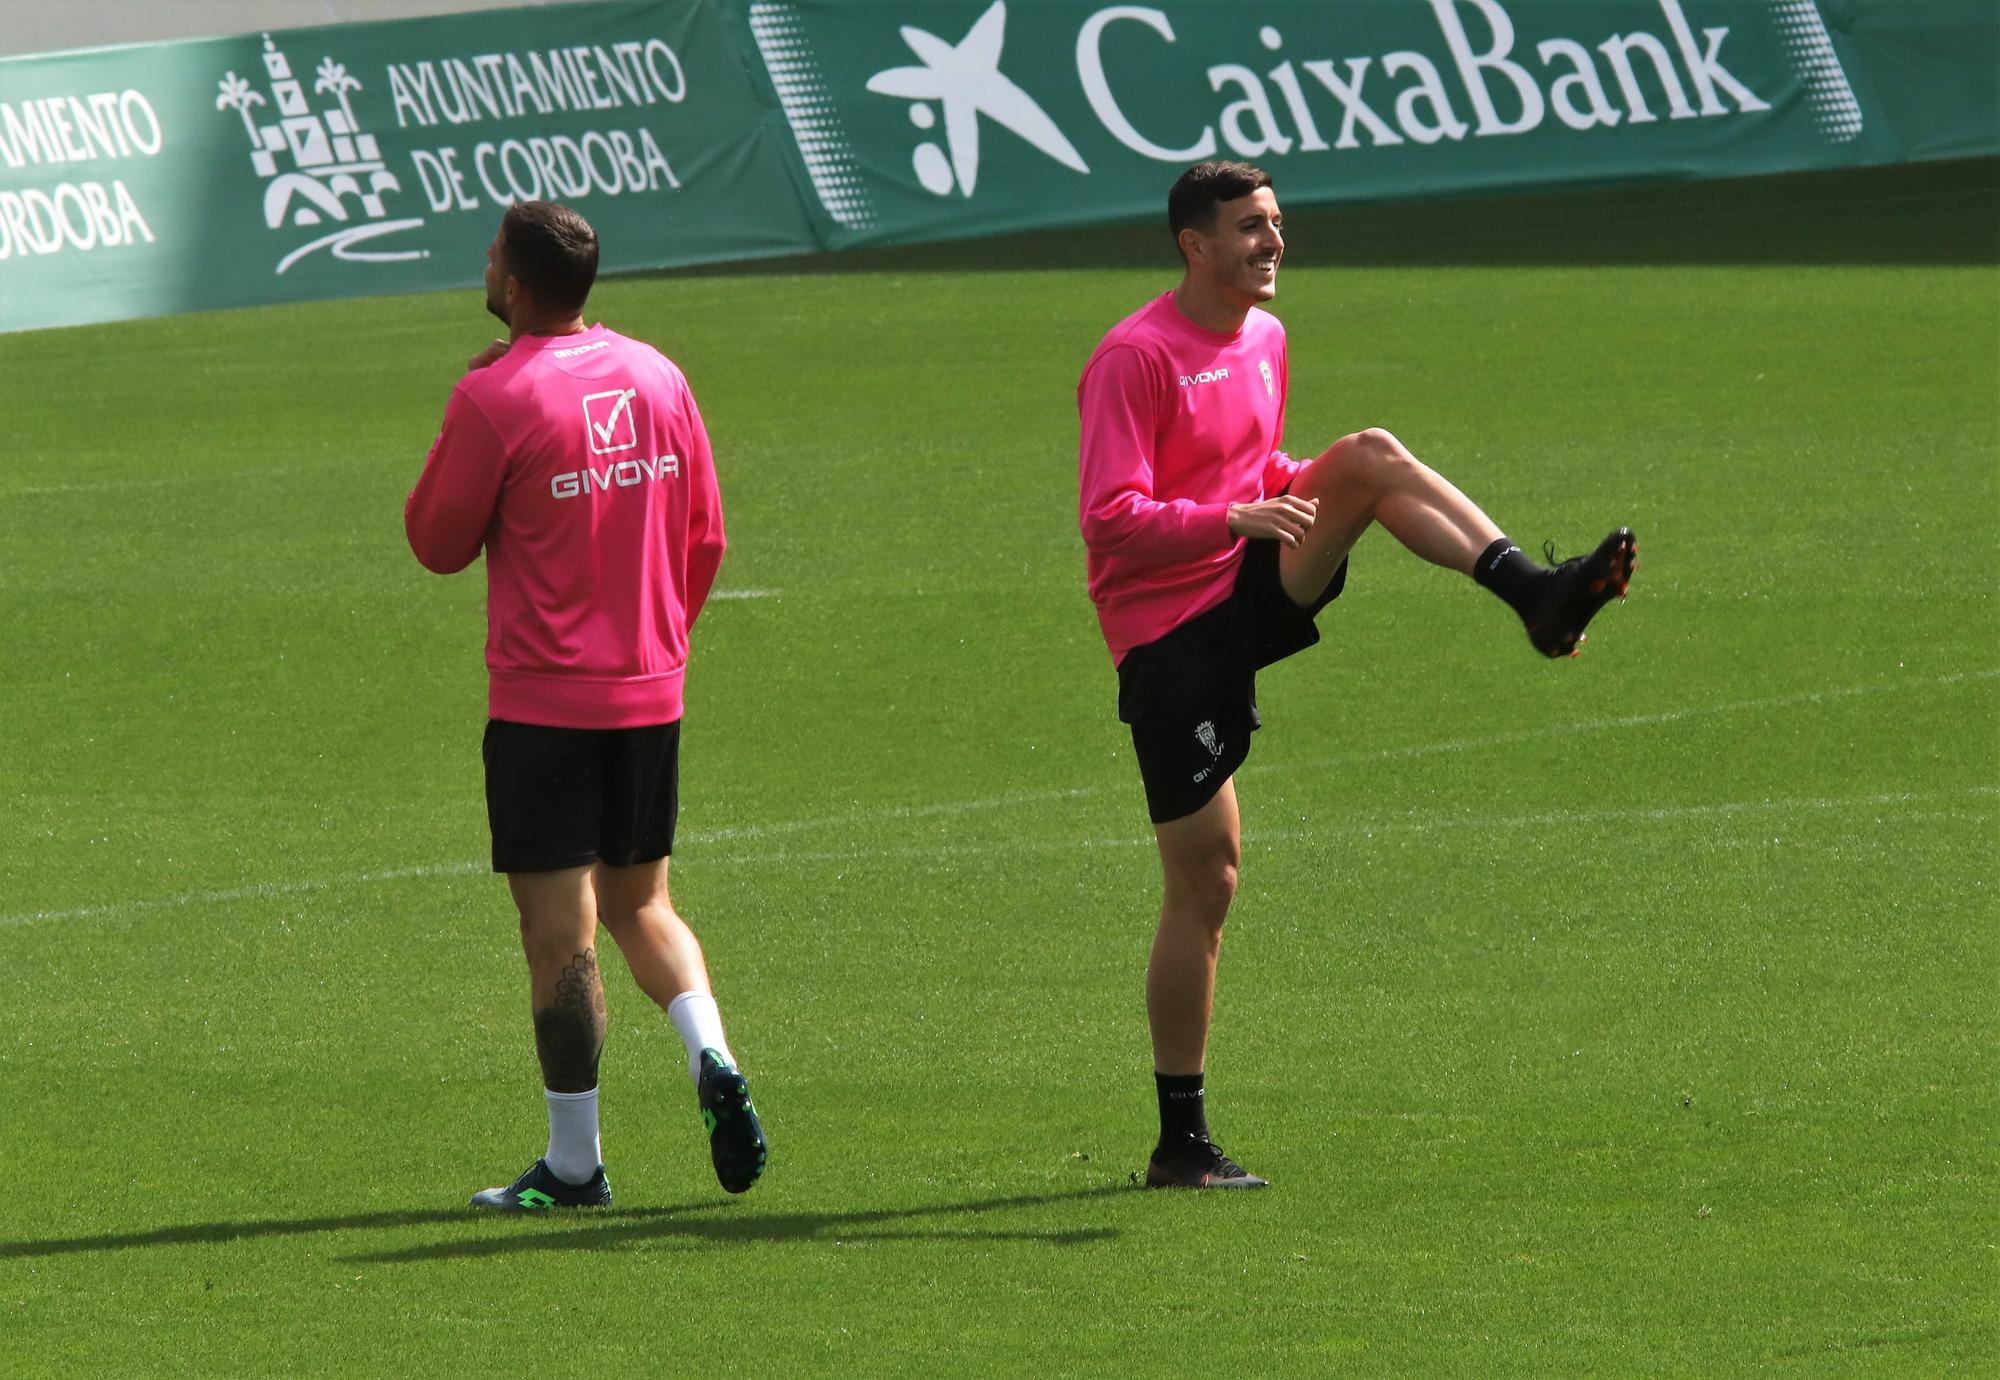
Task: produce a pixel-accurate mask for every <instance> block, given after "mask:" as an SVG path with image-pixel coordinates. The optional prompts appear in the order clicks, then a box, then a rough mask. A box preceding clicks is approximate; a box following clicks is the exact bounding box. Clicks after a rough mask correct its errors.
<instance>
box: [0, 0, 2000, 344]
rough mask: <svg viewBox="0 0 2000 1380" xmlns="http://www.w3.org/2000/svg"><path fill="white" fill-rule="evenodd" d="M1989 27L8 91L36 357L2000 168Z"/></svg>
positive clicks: (868, 39)
mask: <svg viewBox="0 0 2000 1380" xmlns="http://www.w3.org/2000/svg"><path fill="white" fill-rule="evenodd" d="M1996 86H2000V6H1995V5H1994V4H1993V3H1992V0H1339V2H1338V3H1333V2H1332V0H1232V2H1231V3H1229V4H1194V3H1190V2H1189V0H1160V3H1116V4H1099V3H1095V0H584V2H582V3H574V4H563V5H549V6H541V7H536V8H529V9H512V10H493V11H486V12H482V13H478V14H471V15H454V16H448V17H441V18H434V19H415V20H403V21H397V22H391V23H380V24H354V25H346V26H338V27H328V28H312V29H293V30H286V31H281V32H273V33H270V34H253V35H247V36H244V37H241V38H230V39H210V40H200V41H193V42H185V43H165V44H153V45H145V46H134V47H127V48H105V49H96V50H90V51H84V52H76V53H59V54H53V55H48V56H41V57H26V58H8V59H0V331H10V330H25V329H30V328H34V327H39V326H49V325H60V324H67V323H73V322H87V321H103V320H114V319H120V318H125V317H134V316H146V315H154V314H159V313H164V312H174V311H186V310H196V309H200V308H207V307H221V306H234V305H243V304H250V303H259V302H280V301H297V300H307V299H318V298H329V297H343V296H355V295H362V294H370V293H382V292H400V291H411V290H416V289H422V288H437V287H449V286H466V285H471V284H475V283H477V281H478V279H479V276H480V272H481V269H482V266H483V258H484V253H485V248H486V245H487V243H488V242H489V241H490V240H491V238H492V235H493V231H494V228H495V226H496V224H497V222H498V219H499V215H500V212H501V210H502V208H504V207H505V206H506V205H507V204H508V203H510V202H512V201H515V200H525V199H531V198H537V197H541V198H548V199H551V200H559V201H564V202H568V203H570V204H573V205H575V206H576V207H577V208H578V209H579V210H581V211H582V212H583V213H584V214H585V215H586V216H588V217H589V218H590V220H591V221H592V222H593V223H594V224H595V225H597V227H598V228H599V231H600V233H601V235H602V239H603V246H604V258H603V267H604V269H605V270H606V271H616V270H619V269H633V268H654V267H665V266H670V265H675V264H689V263H700V262H709V261H716V260H726V259H746V258H754V257H758V256H764V255H771V254H784V253H798V252H806V251H813V250H819V249H839V248H844V247H848V246H853V245H863V244H882V243H908V242H915V241H922V240H928V239H940V238H951V237H956V236H965V235H980V234H992V233H996V232H1002V231H1007V230H1014V229H1022V228H1028V227H1053V226H1062V225H1079V224H1086V223H1089V222H1093V221H1104V220H1113V219H1121V218H1127V217H1143V216H1151V215H1157V214H1160V212H1161V208H1162V206H1163V203H1164V200H1165V194H1166V188H1167V187H1168V185H1170V184H1171V182H1172V181H1173V179H1174V177H1175V176H1177V175H1178V174H1179V172H1180V171H1181V170H1182V169H1184V168H1185V167H1186V166H1187V165H1188V164H1190V163H1193V162H1195V161H1198V160H1200V159H1204V158H1211V157H1222V158H1242V159H1247V160H1250V161H1253V162H1256V163H1259V164H1262V165H1263V166H1265V167H1267V168H1269V169H1270V170H1271V172H1272V174H1273V176H1274V178H1275V179H1276V181H1277V185H1278V188H1279V190H1280V194H1281V196H1282V197H1283V199H1284V201H1285V203H1286V204H1287V205H1290V206H1305V205H1314V204H1327V203H1331V202H1340V201H1358V200H1381V199H1388V198H1405V197H1423V196H1435V195H1440V194H1445V193H1458V192H1472V191H1479V190H1483V189H1497V188H1524V187H1534V186H1555V185H1562V184H1568V183H1578V182H1601V181H1611V180H1620V179H1635V178H1662V177H1728V176H1742V175H1748V174H1755V173H1767V172H1776V171H1791V170H1805V169H1824V168H1839V167H1848V166H1859V165H1864V164H1878V163H1890V162H1898V161H1904V160H1910V159H1917V158H1945V157H1969V156H1975V155H1990V154H1994V153H2000V98H1996Z"/></svg>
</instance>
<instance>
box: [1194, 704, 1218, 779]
mask: <svg viewBox="0 0 2000 1380" xmlns="http://www.w3.org/2000/svg"><path fill="white" fill-rule="evenodd" d="M1194 737H1195V741H1196V742H1198V743H1200V744H1201V745H1202V747H1204V748H1206V749H1207V750H1208V757H1209V762H1208V765H1207V766H1205V767H1203V768H1202V769H1201V770H1200V771H1198V772H1196V773H1195V774H1194V779H1195V780H1196V781H1206V780H1207V779H1208V774H1209V773H1210V772H1212V771H1214V770H1215V764H1216V763H1217V762H1218V761H1220V760H1221V759H1222V739H1220V738H1218V737H1217V736H1216V734H1215V721H1214V720H1213V719H1203V720H1202V721H1201V722H1200V723H1198V724H1196V725H1195V726H1194Z"/></svg>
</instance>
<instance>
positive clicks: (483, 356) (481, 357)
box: [465, 340, 514, 369]
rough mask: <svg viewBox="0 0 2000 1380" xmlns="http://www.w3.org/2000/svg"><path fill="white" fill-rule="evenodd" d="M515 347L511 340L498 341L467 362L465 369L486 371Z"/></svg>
mask: <svg viewBox="0 0 2000 1380" xmlns="http://www.w3.org/2000/svg"><path fill="white" fill-rule="evenodd" d="M513 347H514V342H513V341H511V340H496V341H494V342H493V343H492V344H491V345H488V346H487V347H486V348H485V349H483V350H481V351H480V352H479V353H478V354H476V355H474V356H473V357H472V358H471V359H468V360H467V361H465V367H466V368H468V369H484V368H485V367H486V366H487V365H489V364H491V363H493V362H494V361H495V360H497V359H499V358H500V357H501V356H502V355H504V354H506V353H507V351H509V350H511V349H512V348H513Z"/></svg>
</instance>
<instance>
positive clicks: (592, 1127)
mask: <svg viewBox="0 0 2000 1380" xmlns="http://www.w3.org/2000/svg"><path fill="white" fill-rule="evenodd" d="M542 1096H543V1097H545V1098H547V1099H548V1103H549V1153H548V1154H546V1155H544V1156H542V1159H543V1160H544V1161H545V1162H546V1163H547V1164H548V1166H549V1172H550V1173H552V1174H554V1175H555V1176H556V1177H557V1178H558V1179H561V1180H562V1181H563V1182H564V1183H566V1184H587V1183H589V1182H590V1180H591V1179H592V1177H594V1176H595V1175H596V1173H597V1166H598V1165H600V1164H602V1163H603V1162H604V1153H603V1151H602V1149H601V1148H600V1147H599V1145H598V1143H597V1089H595V1088H592V1089H591V1090H590V1091H589V1092H580V1093H559V1092H550V1091H549V1090H548V1089H547V1088H543V1089H542Z"/></svg>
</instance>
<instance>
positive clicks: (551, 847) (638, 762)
mask: <svg viewBox="0 0 2000 1380" xmlns="http://www.w3.org/2000/svg"><path fill="white" fill-rule="evenodd" d="M480 756H482V757H483V758H485V759H486V820H487V823H488V824H490V825H491V826H492V828H493V870H494V871H495V872H554V871H557V870H559V869H561V868H565V867H584V866H587V865H589V864H591V863H596V862H604V863H609V864H611V865H612V866H613V867H630V866H632V865H633V864H634V863H642V862H657V861H659V860H660V859H661V858H664V857H666V856H667V855H668V854H669V853H671V852H673V851H674V821H675V819H676V818H677V817H678V816H679V814H680V775H681V726H680V722H679V720H676V721H674V722H673V723H670V724H653V725H650V726H648V727H645V728H545V727H543V726H541V725H539V724H517V723H511V722H509V721H508V720H505V719H488V720H487V721H486V741H485V742H484V743H483V744H482V745H481V747H480Z"/></svg>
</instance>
